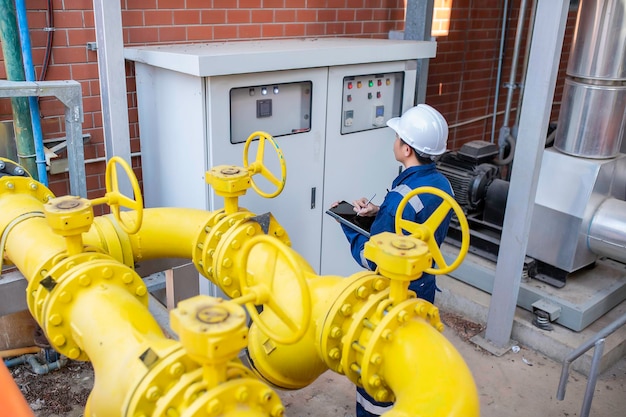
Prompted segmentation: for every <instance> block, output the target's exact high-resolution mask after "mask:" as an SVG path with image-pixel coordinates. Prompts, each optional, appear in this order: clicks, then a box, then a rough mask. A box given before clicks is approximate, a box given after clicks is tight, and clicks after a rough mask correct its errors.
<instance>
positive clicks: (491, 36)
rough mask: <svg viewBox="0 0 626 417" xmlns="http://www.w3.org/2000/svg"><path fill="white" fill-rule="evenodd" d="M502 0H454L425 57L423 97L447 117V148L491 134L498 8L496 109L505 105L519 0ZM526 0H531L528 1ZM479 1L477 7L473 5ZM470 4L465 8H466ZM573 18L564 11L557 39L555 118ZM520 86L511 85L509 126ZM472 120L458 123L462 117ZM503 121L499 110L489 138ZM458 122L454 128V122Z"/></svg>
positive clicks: (519, 73) (522, 51)
mask: <svg viewBox="0 0 626 417" xmlns="http://www.w3.org/2000/svg"><path fill="white" fill-rule="evenodd" d="M501 3H503V2H490V1H471V0H454V2H453V8H452V12H451V17H450V27H449V33H448V35H447V36H445V37H439V38H437V42H438V47H437V56H436V57H435V58H434V59H432V60H431V61H430V67H429V75H428V89H427V92H426V101H427V102H428V103H430V104H432V105H433V106H435V107H437V108H438V109H439V110H440V111H441V112H442V113H443V114H444V115H445V117H446V118H447V119H448V123H449V124H450V126H451V129H450V138H449V142H448V143H449V148H451V149H458V148H459V147H460V146H461V145H462V144H463V143H466V142H468V141H471V140H487V141H491V139H492V125H493V118H492V117H491V115H492V114H493V108H494V99H495V94H496V85H497V78H498V74H497V70H498V58H499V55H500V34H501V31H502V18H503V13H506V14H505V16H506V19H507V31H506V38H505V54H504V58H503V62H502V73H501V80H500V83H499V85H500V91H499V95H498V107H497V110H498V112H503V111H504V110H505V108H506V101H507V95H508V92H509V89H507V88H505V87H504V85H505V83H508V82H509V79H510V75H511V63H512V59H513V49H514V41H515V34H516V30H517V19H518V16H519V1H513V2H510V3H513V5H512V7H511V9H510V10H509V11H505V10H503V6H502V4H501ZM528 3H531V2H528ZM477 4H480V5H481V6H478V5H477ZM470 6H471V7H470ZM529 22H530V10H529V9H528V10H527V11H526V18H525V25H524V36H523V38H522V42H521V48H520V57H519V59H518V67H517V76H516V78H515V82H516V83H521V82H522V71H523V65H524V56H525V54H526V47H527V36H526V35H527V34H528V25H529ZM575 23H576V12H575V11H573V12H570V13H569V15H568V25H567V29H566V33H565V40H564V43H563V54H562V58H561V66H560V72H559V76H558V80H557V89H556V94H555V100H554V101H555V105H554V106H553V116H552V119H554V120H556V118H557V117H558V110H559V105H558V104H559V101H560V97H561V94H562V90H563V82H564V78H565V65H566V63H567V58H568V56H569V48H570V45H571V40H572V36H573V29H574V26H575ZM519 92H520V89H519V88H518V89H515V90H514V95H513V100H512V108H513V111H512V112H511V113H510V115H509V123H508V126H509V127H511V128H512V127H513V125H514V123H515V118H516V108H517V106H518V98H519ZM473 119H479V120H476V121H475V122H473V123H469V124H464V123H465V122H467V121H470V120H473ZM503 123H504V115H502V114H499V115H498V116H497V118H496V122H495V137H494V140H495V141H497V140H498V133H499V131H500V128H501V127H502V126H503ZM456 125H459V126H458V127H455V126H456Z"/></svg>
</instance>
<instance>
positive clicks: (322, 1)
mask: <svg viewBox="0 0 626 417" xmlns="http://www.w3.org/2000/svg"><path fill="white" fill-rule="evenodd" d="M306 5H307V7H308V8H309V9H324V8H326V0H308V1H307V4H306Z"/></svg>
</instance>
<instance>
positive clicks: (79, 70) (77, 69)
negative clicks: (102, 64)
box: [72, 63, 99, 80]
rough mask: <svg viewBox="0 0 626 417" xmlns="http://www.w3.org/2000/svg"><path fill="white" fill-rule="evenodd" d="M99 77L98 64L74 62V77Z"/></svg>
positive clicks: (79, 78) (92, 78) (88, 78)
mask: <svg viewBox="0 0 626 417" xmlns="http://www.w3.org/2000/svg"><path fill="white" fill-rule="evenodd" d="M98 78H99V73H98V64H97V63H86V64H74V65H72V79H74V80H94V79H98Z"/></svg>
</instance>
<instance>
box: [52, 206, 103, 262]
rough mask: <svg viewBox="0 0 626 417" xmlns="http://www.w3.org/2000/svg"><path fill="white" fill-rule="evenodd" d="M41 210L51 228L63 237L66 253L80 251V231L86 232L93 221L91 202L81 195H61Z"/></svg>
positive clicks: (81, 248)
mask: <svg viewBox="0 0 626 417" xmlns="http://www.w3.org/2000/svg"><path fill="white" fill-rule="evenodd" d="M43 210H44V213H45V215H46V220H47V221H48V224H49V225H50V227H51V228H52V230H53V231H54V232H55V233H56V234H58V235H60V236H63V237H64V238H65V243H66V244H67V252H68V254H69V255H76V254H78V253H81V252H82V251H83V239H82V233H87V232H88V231H89V229H90V228H91V225H92V223H93V207H92V205H91V202H90V201H89V200H87V199H84V198H81V197H74V196H63V197H58V198H54V199H52V200H50V201H48V202H47V203H46V204H45V205H44V206H43Z"/></svg>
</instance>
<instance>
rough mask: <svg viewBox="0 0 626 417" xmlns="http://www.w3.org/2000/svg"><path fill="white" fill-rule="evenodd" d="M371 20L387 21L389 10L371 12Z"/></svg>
mask: <svg viewBox="0 0 626 417" xmlns="http://www.w3.org/2000/svg"><path fill="white" fill-rule="evenodd" d="M372 18H373V19H374V20H389V10H387V9H375V10H374V11H373V15H372Z"/></svg>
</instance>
